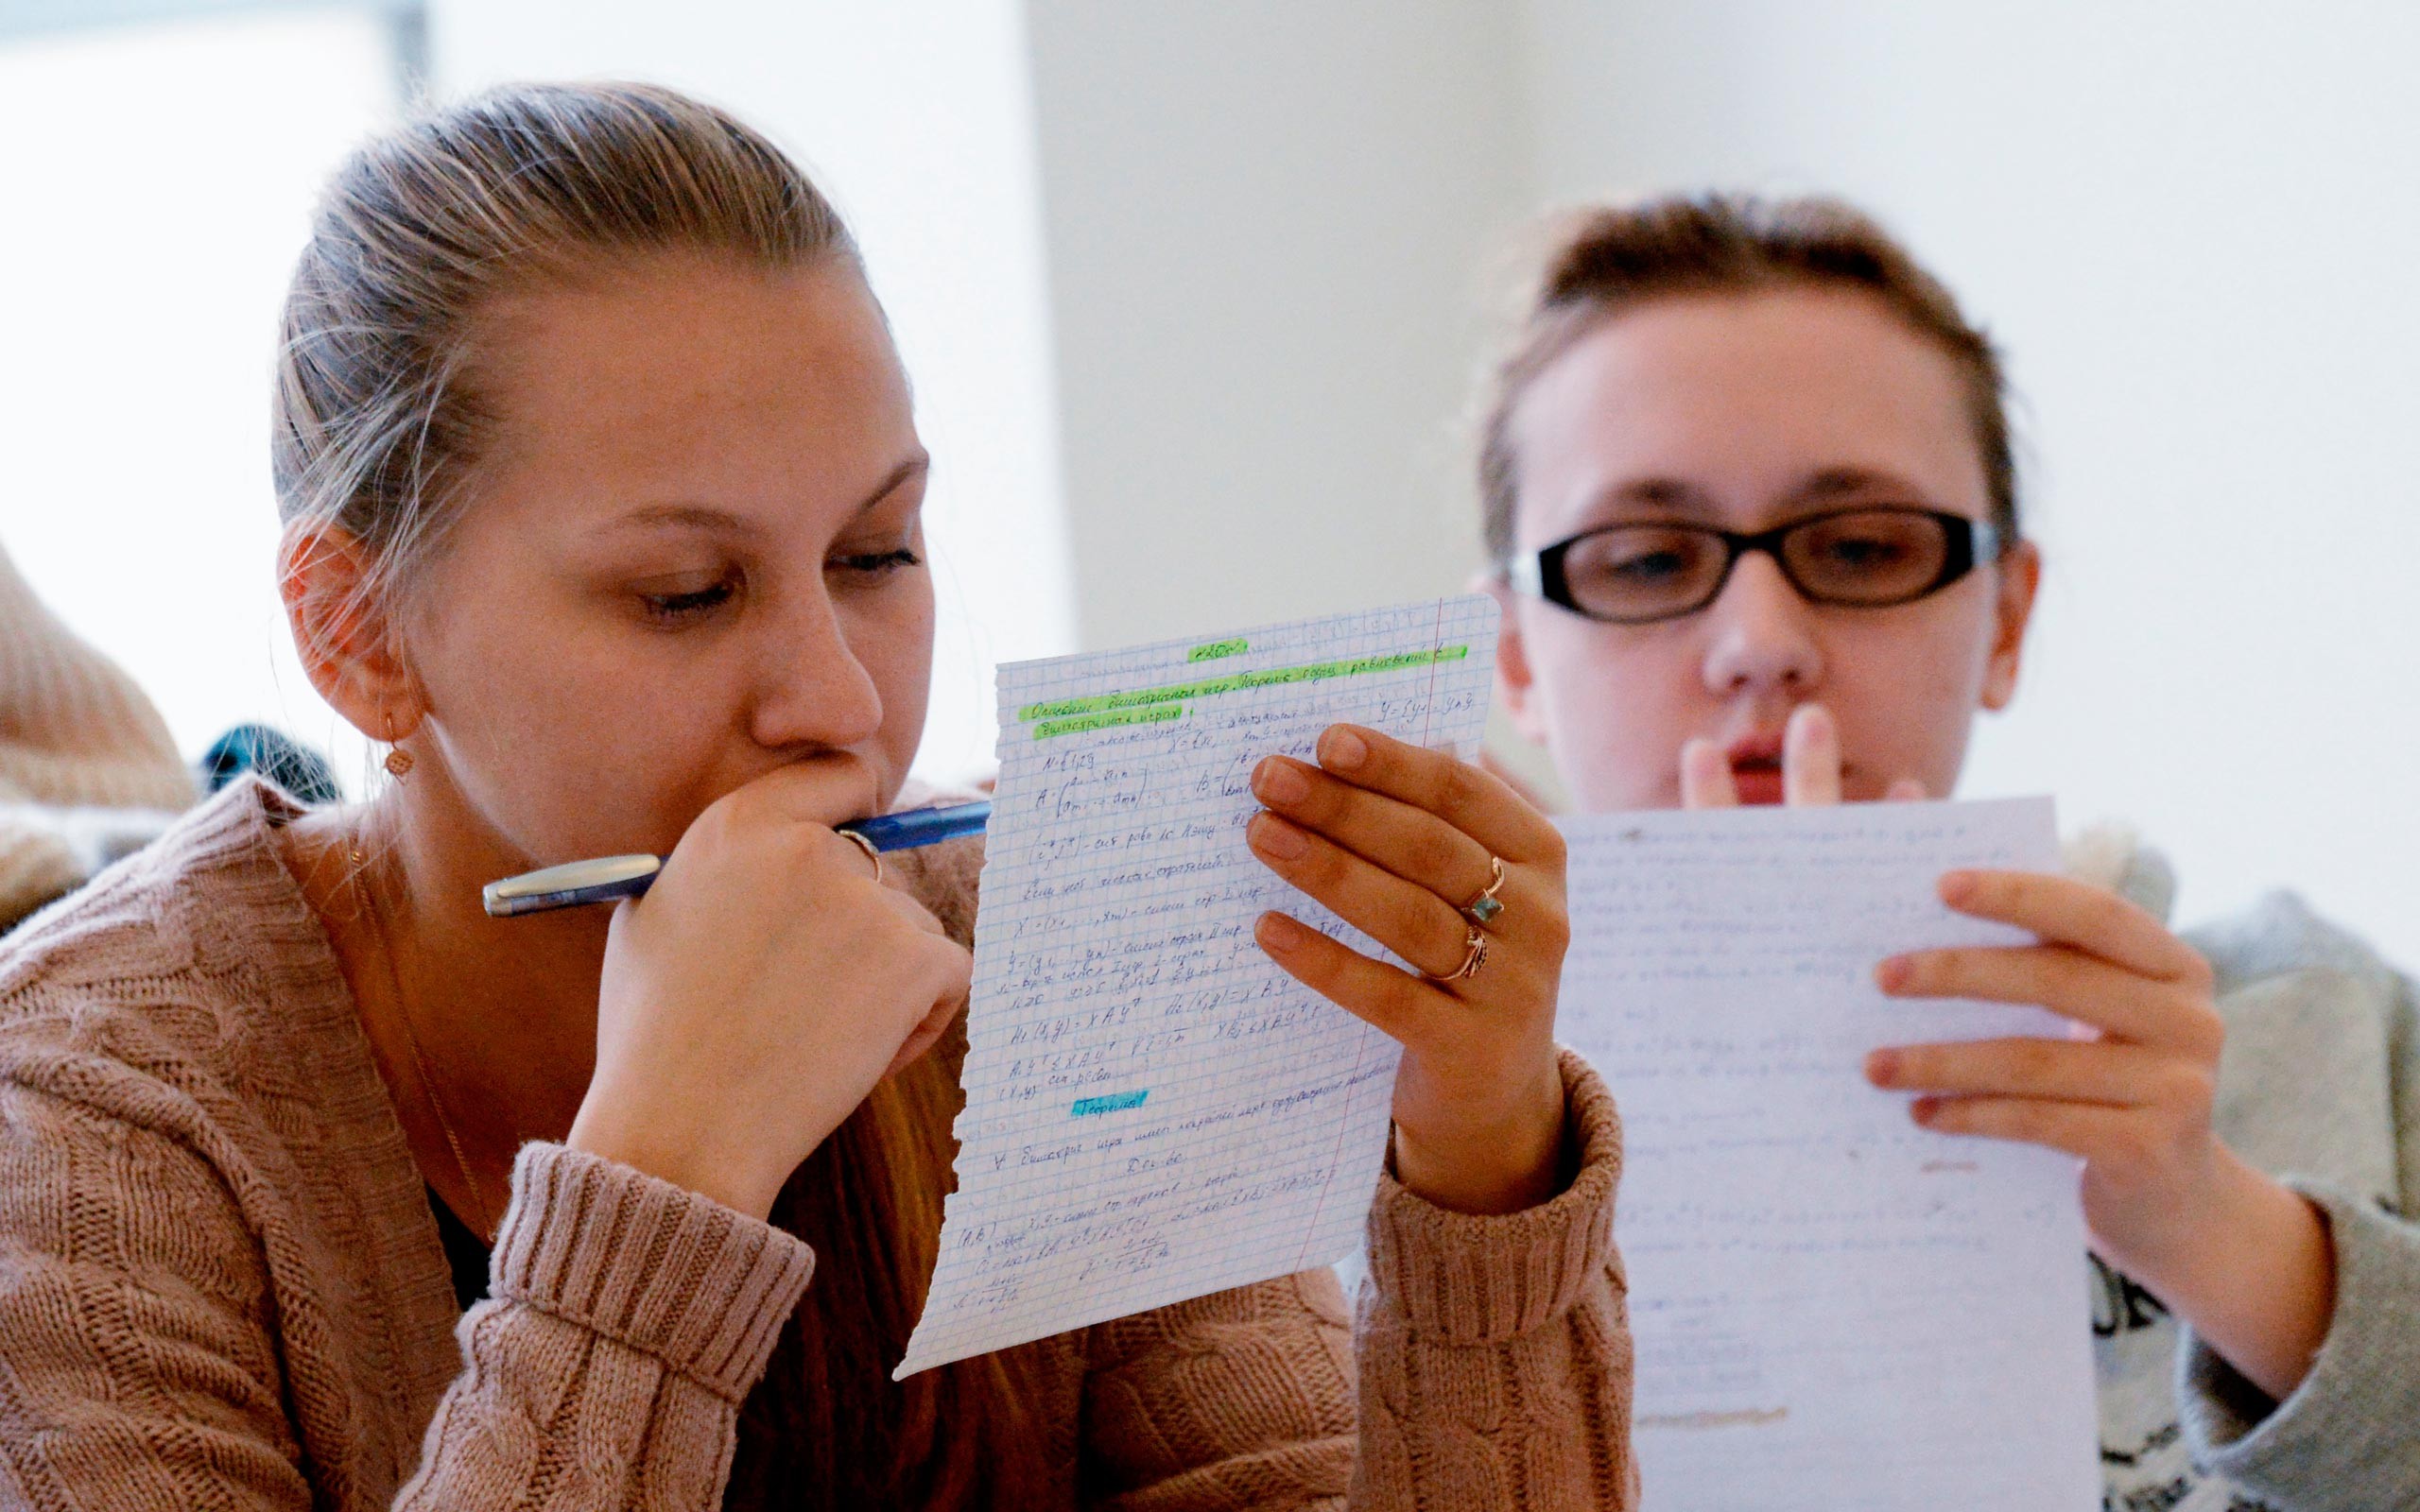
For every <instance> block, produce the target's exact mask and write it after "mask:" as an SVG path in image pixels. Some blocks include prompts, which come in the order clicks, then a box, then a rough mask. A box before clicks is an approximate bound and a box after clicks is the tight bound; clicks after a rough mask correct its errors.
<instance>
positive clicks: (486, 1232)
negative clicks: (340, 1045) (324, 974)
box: [354, 852, 495, 1244]
mask: <svg viewBox="0 0 2420 1512" xmlns="http://www.w3.org/2000/svg"><path fill="white" fill-rule="evenodd" d="M355 853H356V855H357V854H358V852H355ZM354 883H355V885H357V886H359V887H360V889H361V897H362V902H365V903H366V904H368V905H369V910H370V920H371V924H372V927H373V928H374V929H376V930H377V932H378V954H380V955H382V956H384V957H385V958H386V962H387V986H388V988H389V991H390V992H392V994H393V996H394V1004H395V1019H396V1021H397V1022H399V1023H401V1024H402V1025H403V1030H404V1043H405V1045H406V1046H407V1047H408V1048H409V1049H410V1050H411V1053H412V1070H413V1073H414V1074H416V1075H418V1076H419V1078H420V1092H421V1098H422V1100H423V1101H424V1102H426V1103H427V1104H428V1110H429V1113H430V1114H431V1115H432V1116H433V1117H435V1118H436V1120H437V1131H438V1132H439V1133H440V1134H442V1135H444V1136H445V1147H446V1148H447V1149H448V1150H451V1151H452V1152H453V1153H454V1169H455V1170H457V1171H458V1172H460V1173H461V1174H462V1184H463V1185H464V1186H465V1187H466V1188H468V1189H469V1191H470V1194H471V1201H472V1202H473V1203H475V1204H476V1205H477V1208H478V1211H477V1212H475V1213H474V1214H472V1229H473V1230H474V1231H475V1233H477V1235H478V1236H479V1238H480V1240H481V1241H483V1242H485V1243H488V1244H493V1243H494V1242H495V1224H494V1220H493V1218H492V1217H490V1214H491V1213H493V1211H495V1210H494V1209H493V1208H492V1207H490V1206H489V1205H488V1194H487V1189H486V1188H485V1187H482V1186H481V1185H480V1184H479V1178H478V1177H477V1176H476V1175H475V1174H474V1173H473V1172H472V1170H471V1162H470V1160H469V1158H468V1157H466V1156H465V1155H464V1154H463V1153H462V1142H461V1140H460V1139H458V1138H457V1137H456V1135H455V1133H454V1121H453V1120H452V1119H449V1118H447V1117H446V1116H445V1099H444V1098H442V1097H441V1096H439V1095H438V1092H437V1077H436V1076H435V1075H434V1074H432V1073H431V1072H430V1071H429V1069H428V1056H427V1053H426V1052H424V1051H423V1050H422V1049H421V1047H420V1036H419V1035H418V1034H416V1033H414V1032H413V1030H412V1010H411V1004H410V1003H409V1002H408V1001H407V1000H406V997H405V994H404V976H403V971H401V969H399V968H398V967H397V966H396V965H395V944H394V936H392V935H391V934H390V933H389V931H388V929H387V915H386V911H385V910H384V909H382V908H380V907H379V906H378V898H377V895H376V894H375V893H373V892H372V891H371V889H370V885H369V883H368V882H366V881H363V880H362V875H361V873H359V872H355V873H354Z"/></svg>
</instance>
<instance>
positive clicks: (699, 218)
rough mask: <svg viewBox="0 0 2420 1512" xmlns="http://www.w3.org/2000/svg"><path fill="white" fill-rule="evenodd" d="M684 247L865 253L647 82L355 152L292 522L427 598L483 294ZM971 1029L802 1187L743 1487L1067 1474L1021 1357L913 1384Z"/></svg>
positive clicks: (471, 421) (484, 430)
mask: <svg viewBox="0 0 2420 1512" xmlns="http://www.w3.org/2000/svg"><path fill="white" fill-rule="evenodd" d="M660 253H703V254H708V255H714V256H725V257H729V258H732V259H735V260H737V261H739V262H741V263H743V264H745V265H747V266H759V267H766V268H772V269H787V268H793V267H800V266H808V265H812V264H815V263H818V262H821V261H828V260H835V259H837V260H839V261H841V262H843V263H845V264H846V265H848V266H850V267H851V268H853V269H854V268H856V266H857V254H856V248H855V245H854V244H853V243H852V242H851V240H850V237H849V233H848V230H847V228H846V227H845V226H843V225H842V224H841V221H840V217H839V215H838V213H837V212H835V211H834V209H833V207H832V205H831V203H830V202H829V201H828V200H827V199H825V198H824V197H823V196H822V195H821V193H820V192H819V191H818V190H817V189H816V187H815V185H814V184H813V183H812V182H811V181H809V180H808V179H807V178H806V176H805V174H804V173H803V172H802V171H801V170H800V169H799V167H798V166H797V164H795V163H792V162H791V161H790V160H789V159H788V158H787V157H786V156H784V155H783V153H782V152H781V150H780V149H779V148H778V147H776V146H773V145H772V144H771V143H770V142H769V141H767V140H766V139H765V138H764V137H762V136H761V135H759V134H757V133H756V132H754V131H752V130H751V129H749V128H748V127H746V126H744V125H742V124H741V123H740V122H738V121H737V120H735V119H734V118H733V117H731V116H730V115H728V114H726V113H725V112H721V111H718V110H716V109H714V108H712V107H710V106H707V105H703V104H700V103H699V102H697V101H695V100H692V99H688V98H686V97H684V96H683V95H681V94H675V93H674V92H672V91H670V90H666V89H660V88H654V87H650V86H647V85H641V84H517V85H511V86H508V87H505V88H502V89H497V90H494V91H492V92H490V93H487V94H480V95H478V96H476V97H475V98H472V99H470V100H467V101H464V102H463V103H461V104H458V105H455V106H453V107H451V108H448V109H444V110H440V111H436V112H431V113H427V114H423V115H421V116H419V117H418V118H416V119H414V120H412V121H409V122H407V123H406V124H405V125H404V126H402V127H401V128H399V129H396V130H394V131H392V132H390V133H389V134H387V135H385V136H383V137H380V138H378V139H376V140H374V141H372V142H370V143H369V144H367V145H366V146H362V147H361V148H360V149H359V150H357V151H356V152H355V153H354V155H353V156H352V157H351V158H350V159H349V160H348V161H346V163H344V164H343V165H342V166H341V167H339V168H338V169H337V173H336V175H335V177H334V179H333V180H331V182H330V183H329V185H328V189H327V192H326V195H325V197H324V198H322V200H321V201H320V206H319V210H318V213H317V215H316V217H315V219H314V222H313V225H312V230H311V238H310V242H309V244H308V245H307V246H306V247H304V249H303V250H302V257H301V260H300V261H299V262H298V263H297V264H296V266H295V270H294V278H293V282H292V284H291V286H290V287H289V289H288V291H287V294H286V300H285V315H284V319H283V329H282V338H283V339H282V342H281V347H280V356H279V361H278V368H277V374H276V391H275V398H274V402H273V406H272V416H273V426H272V430H271V435H270V448H269V450H270V459H271V471H272V475H273V477H274V480H275V485H276V490H277V500H278V508H279V512H280V515H281V516H282V517H283V519H284V520H285V524H286V525H287V527H288V530H289V533H290V534H291V533H293V532H296V531H302V532H306V533H307V532H309V531H313V530H333V531H336V532H338V533H341V534H342V535H343V536H344V537H346V538H349V539H350V540H351V541H353V542H354V543H355V544H356V545H357V546H358V547H359V548H360V550H361V551H362V553H363V555H364V556H365V558H367V564H368V568H369V571H368V573H367V575H366V577H365V581H364V583H363V585H362V587H361V589H360V590H359V591H360V592H363V593H372V594H375V595H377V596H379V597H381V598H387V599H389V602H390V603H391V602H393V600H392V599H391V598H389V595H397V594H403V593H407V592H408V590H409V588H410V587H411V585H412V583H413V581H414V579H415V576H416V575H417V574H418V573H419V570H420V569H421V567H422V566H423V564H424V563H425V562H426V561H427V560H428V558H430V556H431V555H432V554H433V553H435V552H437V551H438V550H440V549H441V547H442V543H443V541H444V538H445V534H446V528H447V526H448V524H449V523H450V522H451V521H452V520H454V519H456V518H458V514H459V511H460V510H461V509H462V508H464V507H465V505H466V498H467V495H468V492H469V490H466V489H465V488H464V487H463V485H464V483H465V481H466V479H467V478H469V476H470V475H471V474H472V472H473V471H474V469H475V464H476V463H477V461H478V459H479V457H480V455H481V451H482V448H483V447H485V446H486V445H488V444H490V443H491V441H492V439H493V425H494V421H495V419H496V410H495V406H494V404H493V396H492V395H489V394H485V393H483V392H482V391H481V389H480V387H479V385H478V383H477V382H476V381H475V380H476V373H475V370H474V365H473V363H472V360H471V359H472V354H473V353H474V352H475V350H476V344H475V336H476V335H477V334H478V327H479V323H480V319H481V317H482V314H483V312H485V311H486V310H487V309H488V308H489V307H490V306H491V304H492V303H493V301H495V300H496V299H498V298H499V297H500V296H503V295H506V294H508V293H510V292H512V291H514V290H516V289H519V288H526V287H528V286H530V285H532V284H544V283H545V282H547V281H549V280H556V279H563V278H567V277H573V276H578V275H581V274H590V273H594V272H596V271H597V270H599V269H600V268H601V269H602V270H604V271H606V272H609V273H610V271H611V269H612V268H613V266H614V263H615V261H616V260H617V259H629V258H636V257H644V256H647V255H650V254H660ZM962 1047H963V1040H962V1039H961V1038H958V1037H956V1036H953V1037H952V1042H951V1043H950V1044H948V1045H945V1046H944V1047H943V1048H942V1049H941V1050H939V1051H937V1052H935V1053H933V1054H931V1055H927V1056H926V1057H925V1058H924V1060H922V1061H920V1062H919V1063H918V1064H916V1065H915V1066H913V1067H910V1068H909V1069H908V1071H906V1072H904V1073H902V1074H899V1075H898V1076H895V1077H892V1078H891V1079H890V1080H889V1081H887V1082H885V1083H884V1084H883V1085H882V1086H880V1087H878V1088H877V1089H876V1090H875V1091H874V1092H873V1095H872V1096H870V1097H869V1098H868V1099H867V1101H866V1103H865V1104H864V1105H863V1106H861V1107H860V1108H858V1109H857V1111H856V1114H855V1115H854V1116H853V1117H851V1118H850V1120H849V1121H848V1122H847V1123H846V1124H844V1125H842V1126H841V1127H840V1128H839V1129H838V1131H836V1132H835V1133H834V1135H833V1136H832V1138H831V1139H830V1140H828V1141H826V1142H825V1143H824V1144H823V1146H822V1147H821V1149H819V1150H817V1151H816V1153H815V1155H814V1157H813V1158H811V1159H810V1160H808V1162H807V1163H806V1164H805V1165H804V1166H803V1167H801V1169H800V1171H799V1172H798V1174H797V1175H796V1176H794V1177H792V1179H791V1180H790V1182H789V1184H788V1185H787V1187H786V1188H785V1189H784V1191H783V1193H782V1195H781V1198H780V1199H779V1201H778V1202H777V1203H776V1205H775V1208H774V1211H773V1221H774V1222H776V1223H777V1224H780V1225H782V1226H783V1227H785V1228H787V1229H791V1230H793V1231H794V1232H797V1233H799V1234H801V1235H802V1236H803V1237H804V1238H806V1239H807V1240H809V1242H810V1243H812V1244H814V1245H815V1246H817V1248H818V1250H819V1251H820V1252H821V1254H822V1256H823V1257H824V1262H825V1263H824V1264H822V1265H821V1266H820V1267H818V1270H817V1274H816V1280H815V1286H814V1288H813V1289H812V1290H811V1291H810V1292H809V1294H808V1296H807V1299H806V1300H805V1301H804V1302H803V1303H802V1304H801V1305H800V1307H799V1309H798V1312H797V1313H796V1314H794V1315H793V1316H792V1317H791V1318H790V1320H789V1322H788V1323H787V1325H786V1327H785V1331H784V1333H783V1336H782V1338H781V1341H780V1342H779V1344H778V1345H777V1346H776V1349H775V1351H774V1355H773V1359H772V1363H771V1364H770V1366H769V1367H768V1370H767V1374H766V1377H765V1380H764V1383H762V1384H761V1385H760V1386H759V1387H758V1388H757V1390H756V1391H755V1392H754V1393H752V1395H751V1397H750V1398H749V1400H748V1401H747V1403H746V1404H745V1405H744V1407H743V1410H742V1414H741V1422H740V1441H739V1446H738V1450H737V1454H736V1460H735V1466H734V1469H733V1486H734V1490H735V1492H737V1491H739V1490H740V1489H741V1488H743V1487H744V1488H745V1489H746V1492H747V1495H748V1497H750V1498H752V1499H754V1501H753V1502H752V1504H754V1502H762V1503H763V1504H768V1505H774V1504H780V1505H790V1506H800V1507H809V1506H832V1507H841V1506H854V1505H862V1504H867V1503H884V1504H888V1503H891V1502H893V1501H902V1502H912V1503H915V1504H918V1505H925V1506H936V1507H963V1506H974V1505H977V1504H982V1503H987V1502H991V1501H993V1500H994V1499H995V1498H996V1499H997V1500H996V1504H1002V1505H1013V1504H1017V1499H1018V1498H1019V1496H1020V1495H1021V1494H1022V1492H1023V1491H1024V1490H1025V1489H1027V1488H1029V1487H1030V1486H1032V1485H1034V1484H1037V1478H1038V1477H1039V1476H1040V1475H1041V1474H1042V1473H1043V1472H1042V1468H1041V1462H1040V1459H1039V1455H1040V1453H1041V1450H1040V1448H1039V1446H1038V1443H1037V1439H1038V1435H1034V1434H1031V1433H1029V1432H1026V1431H1025V1428H1024V1424H1023V1420H1022V1409H1023V1404H1024V1403H1025V1402H1027V1401H1029V1400H1031V1399H1032V1397H1033V1395H1034V1391H1033V1386H1032V1383H1029V1382H1028V1381H1026V1380H1024V1379H1023V1378H1022V1374H1021V1372H1022V1371H1023V1369H1024V1368H1025V1367H1024V1366H1023V1365H1022V1364H1021V1359H1020V1357H1019V1356H1017V1355H1014V1354H1010V1355H994V1356H986V1357H983V1358H981V1359H977V1360H972V1361H966V1362H962V1363H960V1364H959V1365H957V1366H946V1367H943V1368H942V1369H939V1370H934V1371H928V1372H925V1373H924V1374H921V1375H917V1376H913V1377H910V1378H909V1379H908V1381H907V1382H905V1383H898V1384H893V1383H891V1382H890V1380H889V1379H888V1375H887V1371H886V1368H885V1367H886V1365H887V1364H888V1362H890V1361H893V1360H896V1359H897V1358H898V1357H899V1355H900V1353H901V1351H902V1349H903V1347H904V1345H905V1343H906V1339H907V1335H908V1330H909V1329H910V1328H911V1327H912V1326H913V1324H914V1322H915V1319H916V1314H917V1313H918V1312H919V1311H920V1310H921V1309H922V1307H923V1305H924V1298H925V1285H926V1284H927V1280H928V1278H929V1277H930V1275H931V1271H932V1265H933V1260H934V1253H935V1249H936V1246H937V1243H938V1236H939V1231H940V1227H941V1216H942V1195H943V1194H944V1193H945V1192H946V1191H947V1190H948V1188H949V1185H950V1181H951V1171H950V1161H951V1157H952V1153H953V1148H952V1142H951V1140H950V1122H951V1119H952V1118H953V1117H954V1115H955V1114H956V1112H957V1108H958V1104H959V1091H958V1085H957V1081H958V1078H957V1060H958V1056H959V1054H960V1053H962Z"/></svg>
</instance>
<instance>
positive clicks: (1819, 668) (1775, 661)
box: [1704, 551, 1824, 698]
mask: <svg viewBox="0 0 2420 1512" xmlns="http://www.w3.org/2000/svg"><path fill="white" fill-rule="evenodd" d="M1704 612H1705V616H1706V628H1707V631H1708V635H1707V639H1706V643H1705V685H1706V688H1707V690H1708V691H1709V692H1711V693H1713V694H1715V695H1717V696H1720V697H1725V698H1728V697H1733V696H1737V695H1739V694H1743V693H1744V694H1750V695H1768V694H1787V695H1789V696H1792V697H1793V698H1800V697H1805V696H1807V695H1808V694H1810V693H1812V692H1813V691H1814V690H1815V689H1816V688H1817V687H1818V686H1820V685H1821V684H1822V682H1823V680H1824V652H1823V648H1822V647H1821V646H1819V645H1817V644H1816V643H1815V635H1814V629H1815V627H1814V623H1813V617H1812V615H1811V614H1810V613H1809V612H1808V609H1807V604H1806V600H1805V599H1803V598H1801V597H1799V596H1798V591H1797V590H1796V589H1794V588H1792V587H1790V586H1789V578H1787V577H1784V576H1782V574H1781V564H1780V563H1778V562H1776V561H1774V560H1773V559H1772V558H1770V557H1768V556H1766V555H1765V554H1764V553H1762V552H1755V551H1752V552H1749V553H1748V554H1747V555H1745V556H1743V557H1741V558H1739V560H1738V562H1737V564H1736V565H1735V566H1733V568H1732V569H1731V580H1730V581H1729V582H1727V583H1725V584H1723V585H1722V593H1720V595H1719V596H1718V597H1717V598H1716V599H1715V601H1714V602H1713V603H1711V604H1709V605H1707V606H1706V608H1705V610H1704Z"/></svg>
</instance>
